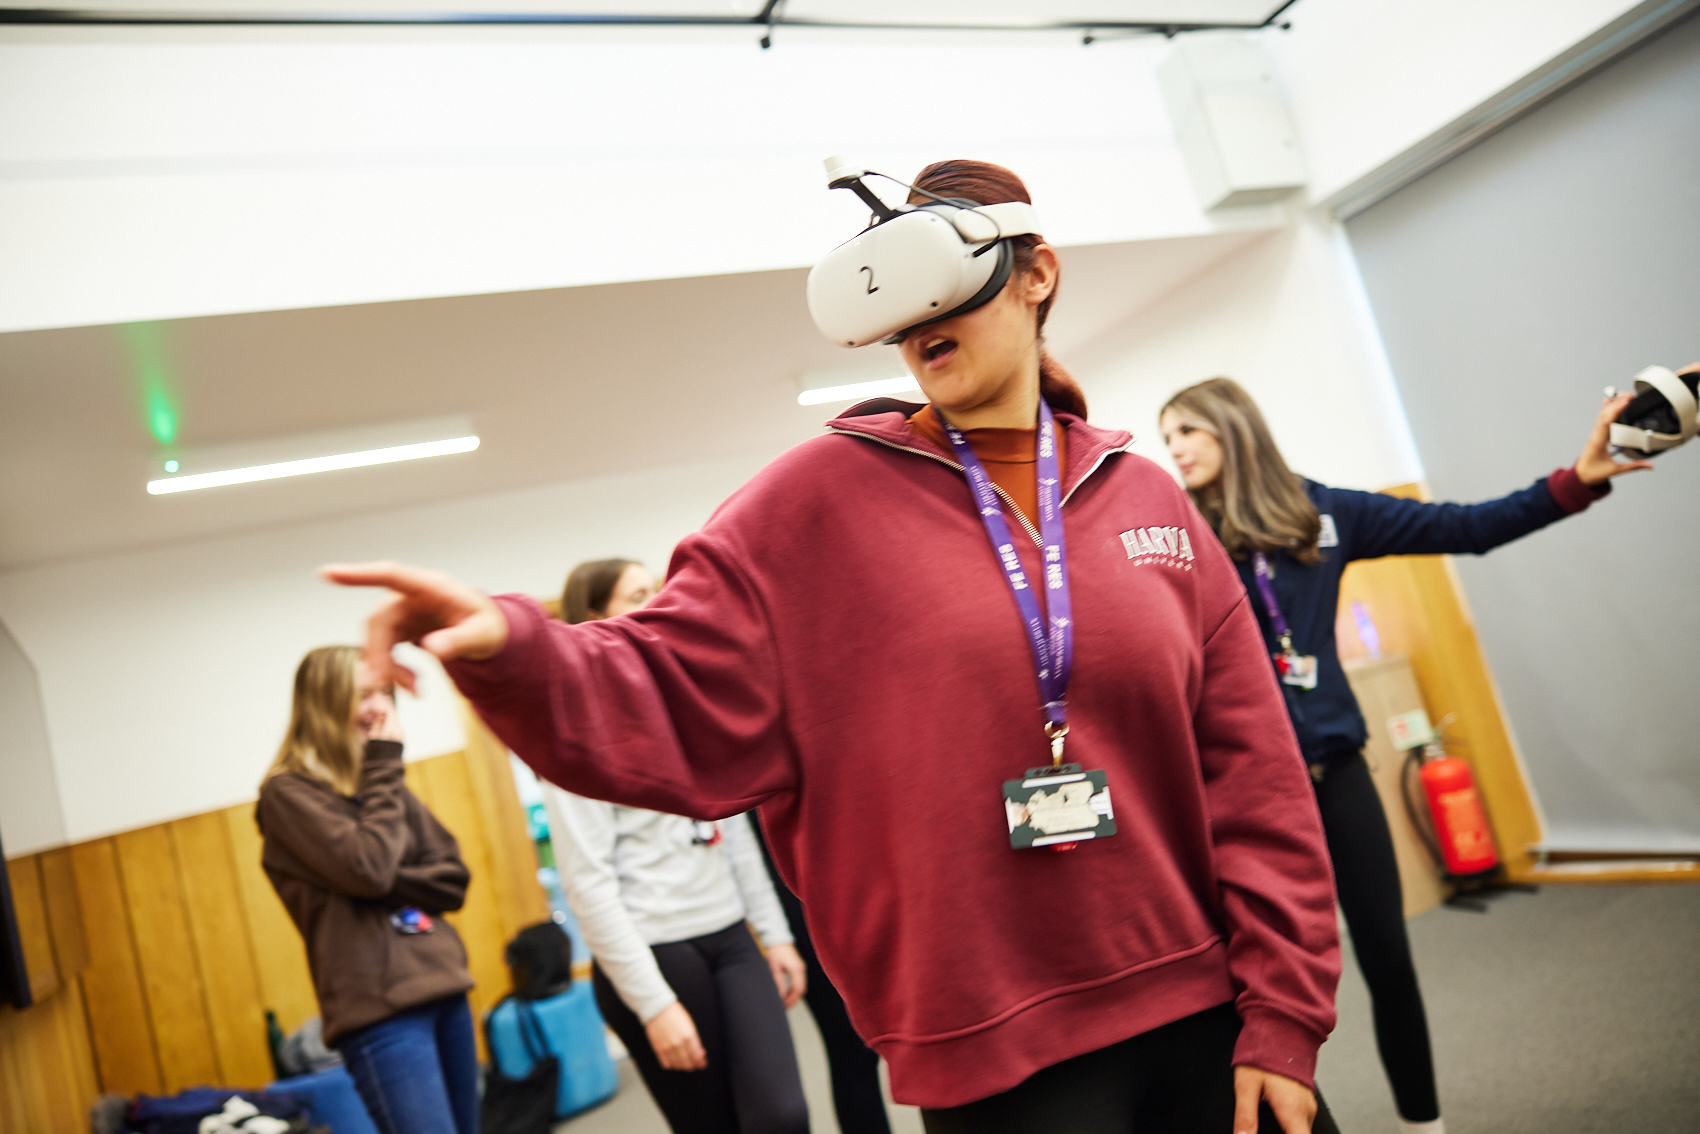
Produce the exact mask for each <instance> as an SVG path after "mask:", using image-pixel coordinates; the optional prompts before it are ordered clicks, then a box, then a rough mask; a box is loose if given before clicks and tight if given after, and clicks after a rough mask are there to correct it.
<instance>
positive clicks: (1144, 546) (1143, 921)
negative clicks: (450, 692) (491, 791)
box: [449, 400, 1340, 1107]
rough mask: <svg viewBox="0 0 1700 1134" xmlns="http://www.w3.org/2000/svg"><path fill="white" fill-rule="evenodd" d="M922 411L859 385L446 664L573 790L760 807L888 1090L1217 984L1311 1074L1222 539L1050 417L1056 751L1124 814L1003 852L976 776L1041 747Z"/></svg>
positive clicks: (1292, 749)
mask: <svg viewBox="0 0 1700 1134" xmlns="http://www.w3.org/2000/svg"><path fill="white" fill-rule="evenodd" d="M918 408H919V407H917V406H913V405H905V404H903V403H897V402H893V401H889V400H880V401H876V402H870V403H863V404H862V405H860V406H857V407H855V408H853V409H851V410H850V411H849V412H848V413H846V414H845V415H844V416H842V417H840V418H838V419H836V420H835V421H833V422H831V423H830V429H831V433H830V434H829V435H828V436H825V437H821V438H817V439H815V440H813V441H809V442H806V443H804V444H802V445H799V446H798V447H796V448H795V449H792V450H791V451H790V452H788V453H786V454H785V455H784V456H782V457H780V458H779V459H778V460H776V461H774V462H773V463H772V464H770V465H769V466H768V467H767V468H766V469H764V470H763V471H762V472H760V473H759V474H757V475H756V477H755V478H754V479H752V480H751V481H750V482H749V483H748V484H747V485H745V486H744V487H743V488H741V489H740V490H739V491H738V492H736V493H735V494H734V495H733V496H732V497H731V498H730V499H729V500H728V501H727V502H726V503H725V504H723V505H722V506H721V507H720V509H719V510H718V511H717V512H716V513H715V514H714V516H713V518H712V519H711V520H710V521H709V522H708V524H707V526H706V527H704V528H703V530H702V531H700V532H698V533H696V534H694V535H692V536H690V537H688V538H686V539H685V540H684V541H683V542H681V543H680V545H679V547H678V550H677V552H676V553H675V555H674V557H673V562H672V565H671V567H670V568H669V571H668V579H667V585H666V587H665V588H663V590H662V591H661V594H660V595H659V596H658V597H657V598H656V599H655V601H654V602H652V603H651V604H650V605H649V606H647V607H645V608H644V609H643V610H641V611H638V612H636V613H634V614H631V615H626V616H622V617H619V618H614V619H608V620H606V621H601V622H587V623H583V624H580V625H576V626H569V625H566V624H564V623H560V622H555V621H551V620H550V619H548V618H547V617H546V616H545V615H544V614H543V612H542V611H541V610H540V609H539V608H538V606H537V604H536V603H534V602H533V601H531V600H530V599H527V598H524V597H521V596H513V595H508V596H503V597H501V598H499V599H498V600H497V601H498V602H499V603H500V605H501V608H502V611H503V613H504V614H505V615H506V616H507V618H508V621H509V624H510V637H509V640H508V644H507V646H506V647H505V648H504V649H503V650H502V652H501V653H499V654H497V655H496V656H495V657H493V658H491V659H489V660H487V661H483V662H455V663H451V664H450V666H449V671H450V673H451V674H452V676H453V677H454V679H455V682H456V684H458V685H459V686H460V688H461V690H462V691H463V692H464V693H465V694H466V695H467V696H468V697H469V698H470V699H471V700H472V702H473V704H474V705H475V706H476V707H477V709H478V711H479V713H480V714H481V715H482V716H483V717H484V719H485V720H486V721H488V722H489V724H490V725H491V727H492V728H493V729H494V730H495V731H496V733H497V734H498V735H499V736H500V737H501V738H502V739H503V740H504V741H506V742H507V743H508V745H509V746H510V747H512V748H513V750H514V751H515V752H517V753H518V754H519V755H520V757H521V758H523V759H524V760H525V761H526V762H527V763H529V764H530V765H531V766H532V767H533V768H535V769H536V770H537V771H538V772H539V773H540V774H542V775H543V776H544V777H545V778H547V779H549V780H552V781H554V782H555V783H558V784H560V785H561V786H563V787H565V788H567V789H569V790H571V791H574V792H578V793H579V794H581V795H587V796H592V797H595V798H599V799H606V800H611V801H614V802H618V803H624V804H627V805H630V806H635V807H648V808H653V809H655V810H658V811H668V812H674V813H678V814H687V815H695V816H700V817H703V818H717V817H722V816H727V815H732V814H736V813H738V812H741V811H745V810H748V809H750V808H752V807H758V806H759V807H760V808H761V813H762V821H763V824H764V825H765V827H766V830H767V832H768V835H769V839H770V842H771V846H772V851H773V856H774V860H775V862H776V864H777V865H778V867H779V869H780V871H781V873H782V874H783V875H784V877H785V879H786V881H787V882H788V883H789V884H790V885H791V887H792V888H793V889H794V890H795V891H796V892H797V894H798V896H799V897H801V898H802V900H803V904H804V905H805V906H806V907H807V909H808V915H809V926H810V930H811V932H812V933H813V935H814V940H815V944H816V947H817V949H818V951H819V954H820V959H821V964H822V965H823V966H824V967H825V968H826V970H827V971H828V973H830V974H831V976H832V979H833V981H834V982H835V983H836V984H837V985H838V987H839V988H840V989H841V990H842V991H843V993H844V998H845V1001H846V1003H847V1004H848V1006H849V1009H850V1015H851V1019H852V1021H853V1022H854V1023H855V1025H856V1029H857V1031H858V1032H860V1033H861V1035H862V1036H864V1037H865V1038H866V1039H867V1041H868V1043H869V1044H870V1045H871V1046H873V1047H874V1048H875V1049H876V1050H877V1051H879V1053H880V1054H881V1055H883V1056H884V1057H885V1058H886V1060H887V1062H888V1063H889V1064H890V1068H891V1082H892V1093H893V1096H894V1097H895V1098H897V1099H898V1100H899V1101H901V1102H905V1103H912V1104H915V1105H919V1106H923V1107H949V1106H956V1105H960V1104H962V1103H967V1102H970V1101H973V1100H975V1099H980V1098H984V1097H986V1096H988V1095H991V1094H995V1093H997V1092H999V1091H1002V1090H1006V1089H1007V1088H1009V1087H1012V1086H1014V1085H1016V1084H1017V1083H1019V1082H1020V1081H1021V1080H1023V1079H1025V1078H1026V1077H1027V1076H1029V1075H1031V1074H1032V1073H1033V1072H1035V1071H1037V1070H1039V1069H1040V1068H1042V1067H1045V1066H1048V1065H1050V1064H1053V1063H1057V1062H1060V1061H1062V1060H1064V1059H1068V1058H1071V1057H1073V1056H1076V1055H1080V1054H1084V1053H1085V1052H1088V1051H1093V1050H1096V1049H1098V1048H1101V1047H1105V1046H1107V1045H1109V1044H1112V1043H1115V1042H1117V1041H1119V1040H1122V1039H1126V1038H1127V1037H1129V1036H1133V1035H1137V1034H1139V1033H1141V1032H1146V1031H1149V1030H1151V1029H1152V1028H1155V1027H1158V1026H1160V1025H1162V1024H1165V1023H1168V1022H1170V1021H1173V1020H1177V1019H1179V1018H1181V1017H1183V1016H1187V1015H1190V1014H1192V1013H1195V1012H1199V1011H1202V1010H1204V1009H1206V1008H1210V1007H1212V1006H1215V1005H1218V1004H1222V1003H1225V1002H1228V1001H1234V1002H1235V1004H1236V1005H1237V1007H1238V1010H1239V1014H1240V1017H1241V1018H1242V1020H1243V1021H1244V1024H1245V1026H1244V1029H1243V1031H1242V1032H1241V1035H1240V1039H1239V1045H1238V1048H1237V1049H1236V1052H1235V1057H1234V1058H1235V1062H1236V1063H1238V1064H1250V1065H1254V1066H1257V1067H1262V1068H1264V1069H1267V1070H1270V1071H1274V1072H1277V1073H1279V1074H1282V1075H1287V1076H1290V1077H1292V1078H1295V1079H1298V1080H1300V1081H1303V1082H1306V1083H1308V1082H1310V1080H1311V1077H1312V1073H1313V1070H1314V1067H1315V1059H1316V1050H1317V1047H1318V1046H1319V1045H1320V1044H1321V1043H1322V1041H1323V1039H1324V1038H1325V1037H1326V1036H1327V1035H1328V1032H1329V1031H1330V1030H1331V1029H1332V1027H1333V1025H1334V986H1335V982H1336V979H1337V978H1338V976H1339V966H1340V959H1339V942H1338V939H1337V935H1336V930H1335V921H1334V891H1333V880H1332V876H1331V874H1330V871H1329V866H1328V859H1327V855H1326V851H1325V849H1324V844H1323V838H1322V827H1321V823H1320V821H1319V819H1318V817H1317V811H1316V803H1315V798H1314V796H1313V794H1312V792H1311V787H1310V783H1309V781H1308V779H1307V774H1306V771H1305V768H1304V765H1303V763H1302V762H1301V760H1300V757H1299V752H1298V747H1297V744H1296V743H1295V741H1294V737H1293V730H1292V726H1291V725H1290V724H1289V723H1288V720H1287V714H1286V710H1285V708H1284V706H1283V705H1282V701H1281V696H1280V693H1279V691H1278V690H1277V688H1276V685H1275V679H1274V676H1273V674H1272V673H1271V671H1270V667H1269V659H1268V657H1267V656H1266V655H1265V653H1264V649H1263V642H1262V638H1261V637H1260V635H1259V633H1258V628H1257V622H1256V620H1255V618H1254V617H1253V616H1252V612H1251V609H1250V607H1249V605H1248V603H1247V599H1246V592H1245V588H1244V587H1242V586H1241V585H1240V581H1239V578H1238V576H1237V575H1236V574H1235V572H1234V568H1233V565H1232V563H1231V562H1230V561H1229V559H1228V557H1227V555H1226V553H1225V552H1223V550H1222V548H1221V545H1220V544H1219V543H1218V542H1217V541H1216V539H1215V538H1214V537H1213V536H1212V535H1211V534H1210V531H1209V529H1208V528H1207V527H1206V526H1205V524H1204V521H1203V520H1202V518H1201V517H1200V516H1199V515H1198V513H1197V512H1196V511H1195V510H1194V509H1193V506H1192V504H1191V503H1190V502H1189V501H1188V499H1187V497H1186V494H1185V493H1184V492H1183V491H1182V490H1181V489H1180V488H1179V487H1178V486H1177V485H1176V484H1175V482H1174V480H1173V479H1171V478H1170V477H1169V475H1168V474H1167V473H1165V472H1163V471H1162V470H1161V469H1159V468H1158V467H1157V466H1156V465H1154V464H1152V463H1151V462H1149V461H1146V460H1145V459H1143V458H1141V457H1138V456H1134V455H1132V454H1130V453H1127V452H1125V448H1126V446H1127V445H1128V443H1129V440H1130V438H1129V435H1128V434H1126V433H1123V432H1112V431H1108V430H1102V429H1098V428H1095V427H1093V426H1090V425H1088V424H1086V423H1085V422H1084V421H1081V420H1080V419H1078V418H1075V417H1072V416H1070V415H1067V414H1059V415H1058V417H1057V419H1058V421H1059V422H1060V423H1062V424H1063V425H1064V426H1065V427H1066V429H1067V430H1068V445H1067V457H1068V460H1067V466H1066V468H1065V470H1064V481H1065V491H1066V493H1067V495H1066V497H1065V501H1064V507H1063V516H1064V521H1065V524H1066V530H1067V535H1068V554H1069V579H1070V585H1071V590H1072V597H1073V611H1074V619H1075V624H1076V625H1075V644H1074V671H1073V680H1072V685H1071V687H1070V689H1069V691H1068V705H1069V708H1068V711H1069V721H1070V724H1071V727H1072V731H1071V733H1070V734H1069V739H1068V750H1067V758H1068V759H1069V760H1070V761H1077V762H1079V763H1081V764H1083V765H1084V766H1085V767H1087V768H1102V769H1105V770H1106V771H1107V772H1108V776H1109V784H1110V790H1111V795H1112V798H1113V799H1114V801H1115V812H1116V814H1115V818H1116V826H1117V830H1118V833H1117V834H1116V835H1115V836H1113V837H1110V838H1106V839H1101V840H1097V841H1093V842H1087V843H1082V844H1081V845H1080V846H1079V847H1078V849H1076V850H1073V851H1071V852H1068V853H1064V854H1058V853H1053V852H1052V851H1050V850H1044V849H1041V850H1020V851H1018V850H1012V849H1011V848H1010V845H1009V831H1008V825H1007V821H1006V818H1005V812H1004V807H1003V802H1002V782H1003V781H1004V780H1006V779H1010V778H1012V777H1019V776H1020V775H1021V774H1022V773H1023V771H1024V770H1025V769H1027V768H1030V767H1035V766H1039V765H1043V764H1047V763H1049V746H1048V744H1047V743H1046V741H1045V737H1044V733H1043V730H1042V723H1043V719H1044V718H1043V715H1042V713H1041V709H1040V697H1039V689H1038V682H1037V679H1036V677H1035V675H1034V671H1033V662H1032V656H1031V654H1030V653H1029V651H1028V645H1027V639H1026V636H1025V634H1024V633H1023V628H1022V623H1021V618H1020V615H1019V613H1018V611H1017V608H1016V605H1015V602H1014V600H1013V599H1012V598H1011V596H1010V594H1009V591H1008V588H1007V585H1006V583H1005V581H1004V576H1003V573H1002V571H1001V570H1000V568H999V565H998V562H997V559H996V558H995V555H994V552H993V550H992V548H991V546H990V544H989V543H988V541H987V539H986V534H985V529H984V528H983V527H982V526H981V523H980V520H979V517H978V515H977V514H976V512H975V509H974V507H973V503H972V499H971V497H970V495H969V490H968V486H967V484H966V482H965V481H964V479H963V476H962V474H961V472H960V471H959V470H958V468H957V467H956V466H955V462H954V461H953V460H952V458H951V457H950V455H949V454H948V453H946V452H945V451H944V450H942V449H940V448H939V447H938V446H937V445H935V444H934V443H933V442H931V441H929V440H927V439H926V438H925V437H923V436H921V435H919V434H918V433H916V432H914V431H913V430H912V429H911V427H910V425H909V424H908V422H907V420H906V418H907V417H908V415H909V414H910V413H913V412H915V411H916V410H917V409H918ZM1011 519H1012V520H1013V517H1012V518H1011ZM1011 528H1012V529H1013V530H1014V531H1016V533H1017V537H1016V538H1017V540H1018V542H1020V543H1022V544H1023V545H1024V546H1022V547H1021V548H1020V554H1021V556H1022V558H1023V561H1024V562H1025V563H1026V565H1027V569H1028V572H1029V574H1030V575H1032V574H1035V573H1037V568H1038V556H1037V554H1036V548H1035V547H1034V545H1033V544H1032V543H1031V541H1030V540H1029V539H1028V538H1027V537H1025V536H1023V535H1021V534H1020V532H1021V528H1020V526H1019V524H1018V523H1012V524H1011ZM1136 531H1137V532H1143V533H1144V535H1143V537H1141V536H1134V538H1133V539H1132V540H1129V539H1128V538H1127V534H1128V533H1133V532H1136Z"/></svg>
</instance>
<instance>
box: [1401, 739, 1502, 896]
mask: <svg viewBox="0 0 1700 1134" xmlns="http://www.w3.org/2000/svg"><path fill="white" fill-rule="evenodd" d="M1411 756H1412V758H1413V759H1417V760H1420V761H1421V765H1422V766H1421V768H1420V769H1419V771H1418V777H1419V778H1420V779H1421V781H1422V785H1423V794H1424V795H1425V796H1426V797H1427V798H1428V817H1429V820H1430V824H1431V825H1432V827H1433V830H1434V844H1435V845H1431V846H1430V847H1429V849H1430V850H1431V851H1436V852H1437V853H1438V857H1439V858H1440V860H1441V861H1442V862H1443V863H1444V864H1445V866H1446V873H1447V874H1449V875H1453V876H1463V875H1471V874H1484V873H1486V872H1487V871H1489V870H1492V869H1493V868H1494V867H1496V866H1498V865H1499V852H1498V850H1497V849H1495V847H1494V845H1493V830H1492V829H1491V828H1490V827H1489V826H1488V821H1487V813H1486V812H1485V811H1483V810H1482V799H1481V796H1480V795H1478V794H1477V793H1476V778H1475V777H1474V776H1473V775H1471V774H1470V766H1469V765H1468V764H1466V763H1464V761H1462V760H1460V759H1458V757H1456V756H1448V755H1446V751H1445V749H1443V748H1441V746H1440V745H1439V744H1428V745H1425V746H1424V747H1423V749H1422V756H1421V757H1418V756H1417V754H1416V753H1415V752H1413V753H1411ZM1407 802H1409V800H1407ZM1413 810H1414V809H1413ZM1422 826H1425V824H1418V828H1419V830H1420V829H1421V827H1422ZM1424 833H1425V834H1426V832H1424Z"/></svg>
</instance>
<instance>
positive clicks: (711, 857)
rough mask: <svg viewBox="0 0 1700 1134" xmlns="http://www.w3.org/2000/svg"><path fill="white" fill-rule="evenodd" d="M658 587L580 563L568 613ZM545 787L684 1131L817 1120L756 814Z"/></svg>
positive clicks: (640, 1049) (610, 996) (797, 1129)
mask: <svg viewBox="0 0 1700 1134" xmlns="http://www.w3.org/2000/svg"><path fill="white" fill-rule="evenodd" d="M655 593H656V586H655V581H654V580H653V579H652V578H651V577H650V575H649V572H648V571H646V570H645V569H644V566H643V564H641V563H638V562H635V561H633V560H630V559H601V560H596V561H593V562H590V563H581V564H579V565H578V566H577V567H575V568H573V571H572V573H571V574H570V575H568V576H567V582H566V586H565V587H564V588H563V589H562V594H561V616H562V619H563V620H564V621H565V622H567V623H569V624H572V625H577V624H580V623H586V622H599V621H602V620H603V619H609V618H617V617H618V616H620V615H624V614H630V613H631V612H633V611H636V610H640V609H642V608H643V607H644V606H645V605H647V604H648V603H649V601H650V600H651V599H652V598H653V597H654V596H655ZM544 802H545V804H546V805H547V808H548V812H549V828H550V832H551V839H552V841H554V843H555V846H556V847H557V848H558V851H559V858H558V863H559V866H560V869H561V884H562V886H563V888H564V889H565V890H566V892H567V901H568V903H569V904H570V905H571V906H572V910H573V914H574V916H575V917H576V918H577V919H578V924H579V930H580V932H582V933H583V934H584V940H585V944H586V945H587V946H589V948H590V953H591V956H592V958H593V959H594V960H593V965H592V969H591V980H592V983H593V984H594V986H595V990H596V1003H597V1005H598V1006H599V1007H600V1008H601V1009H602V1017H603V1019H605V1020H607V1021H608V1024H609V1026H610V1027H612V1028H613V1029H614V1032H615V1034H616V1035H618V1036H619V1037H620V1040H621V1042H622V1043H624V1044H625V1045H626V1050H627V1051H629V1052H630V1053H631V1056H632V1060H633V1062H634V1063H636V1065H637V1069H638V1072H639V1074H641V1075H642V1076H643V1081H644V1085H645V1086H646V1087H648V1088H649V1093H650V1095H651V1097H653V1098H654V1099H655V1103H656V1105H657V1106H658V1107H659V1108H660V1109H661V1113H662V1114H663V1115H664V1116H665V1117H666V1119H667V1122H668V1125H669V1126H671V1127H672V1128H673V1130H674V1132H675V1134H808V1129H809V1111H808V1104H807V1102H806V1101H805V1100H804V1098H803V1082H802V1078H801V1076H800V1074H799V1072H798V1069H797V1055H796V1049H795V1047H794V1046H793V1045H792V1042H791V1029H790V1026H789V1024H788V1023H787V1021H786V1019H785V1010H786V1009H787V1008H789V1007H791V1005H793V1004H795V1003H796V1002H797V1000H798V999H799V998H800V997H801V996H802V994H803V992H804V989H805V987H806V985H807V979H806V977H805V975H804V965H803V960H802V958H801V957H800V956H799V955H798V953H797V949H796V947H795V945H794V944H793V943H792V942H793V939H792V935H791V930H790V927H789V926H788V925H787V923H786V919H785V913H784V911H783V910H782V909H781V908H780V905H779V899H778V898H777V897H776V896H775V894H774V892H773V886H772V884H771V883H770V882H769V881H768V877H767V871H766V868H765V867H764V866H763V865H762V861H761V851H760V848H759V847H758V846H757V845H756V841H755V836H754V834H752V832H751V831H750V824H749V820H748V818H747V817H745V816H743V815H734V816H732V817H730V818H728V819H724V820H721V821H720V822H718V823H714V822H708V821H705V820H699V819H693V818H689V817H687V816H684V815H678V814H666V813H663V812H660V811H653V810H649V809H647V808H641V807H623V806H620V805H618V804H613V803H604V802H602V801H601V800H598V799H590V798H586V797H584V796H580V795H574V794H573V793H571V792H567V791H562V790H561V789H560V788H556V787H545V789H544ZM746 919H748V923H749V924H748V925H746V924H745V921H746ZM751 927H753V928H754V931H755V933H756V934H757V935H759V936H760V938H761V948H758V947H757V945H756V939H755V937H752V936H751V932H750V930H751ZM763 949H765V950H766V954H765V956H764V955H763Z"/></svg>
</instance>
